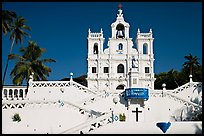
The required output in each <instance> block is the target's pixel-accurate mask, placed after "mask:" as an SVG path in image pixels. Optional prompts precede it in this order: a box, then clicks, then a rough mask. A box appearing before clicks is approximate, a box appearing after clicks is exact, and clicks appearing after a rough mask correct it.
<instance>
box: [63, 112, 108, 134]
mask: <svg viewBox="0 0 204 136" xmlns="http://www.w3.org/2000/svg"><path fill="white" fill-rule="evenodd" d="M110 117H112V113H111V112H110V113H106V114H105V115H102V116H100V117H98V118H95V119H93V120H90V121H87V122H84V123H81V124H79V125H77V126H75V127H72V128H69V129H67V130H65V131H63V132H61V133H60V134H64V133H74V132H76V131H79V130H81V129H84V128H86V127H88V126H89V125H91V124H93V123H96V122H98V121H101V120H104V119H107V118H110Z"/></svg>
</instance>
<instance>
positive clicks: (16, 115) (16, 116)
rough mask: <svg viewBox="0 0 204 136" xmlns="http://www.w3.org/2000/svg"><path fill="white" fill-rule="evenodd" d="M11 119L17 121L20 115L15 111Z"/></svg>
mask: <svg viewBox="0 0 204 136" xmlns="http://www.w3.org/2000/svg"><path fill="white" fill-rule="evenodd" d="M12 119H13V121H17V122H20V121H21V117H20V115H19V114H18V113H15V114H14V115H13V117H12Z"/></svg>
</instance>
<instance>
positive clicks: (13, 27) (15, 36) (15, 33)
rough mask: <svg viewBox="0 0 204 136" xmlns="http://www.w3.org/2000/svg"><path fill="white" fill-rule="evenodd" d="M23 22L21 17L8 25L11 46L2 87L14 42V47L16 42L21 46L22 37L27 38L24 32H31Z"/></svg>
mask: <svg viewBox="0 0 204 136" xmlns="http://www.w3.org/2000/svg"><path fill="white" fill-rule="evenodd" d="M25 22H26V20H25V19H24V18H23V17H17V18H16V19H15V20H12V22H11V23H10V26H9V32H10V40H11V41H12V44H11V46H10V53H9V55H8V57H7V61H6V67H5V70H4V75H3V81H2V85H4V80H5V77H6V72H7V69H8V64H9V57H10V54H11V53H12V48H13V45H14V42H15V43H16V45H17V44H18V41H19V42H20V44H22V42H23V36H29V34H27V33H26V32H25V30H31V28H30V27H29V26H27V25H26V24H25Z"/></svg>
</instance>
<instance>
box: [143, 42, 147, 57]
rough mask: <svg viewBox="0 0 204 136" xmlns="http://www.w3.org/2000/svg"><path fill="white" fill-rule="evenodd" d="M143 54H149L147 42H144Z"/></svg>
mask: <svg viewBox="0 0 204 136" xmlns="http://www.w3.org/2000/svg"><path fill="white" fill-rule="evenodd" d="M143 54H148V44H147V43H144V44H143Z"/></svg>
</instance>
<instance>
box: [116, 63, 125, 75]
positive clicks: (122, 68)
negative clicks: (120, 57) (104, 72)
mask: <svg viewBox="0 0 204 136" xmlns="http://www.w3.org/2000/svg"><path fill="white" fill-rule="evenodd" d="M117 72H118V73H124V66H123V64H119V65H118V67H117Z"/></svg>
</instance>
